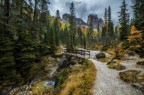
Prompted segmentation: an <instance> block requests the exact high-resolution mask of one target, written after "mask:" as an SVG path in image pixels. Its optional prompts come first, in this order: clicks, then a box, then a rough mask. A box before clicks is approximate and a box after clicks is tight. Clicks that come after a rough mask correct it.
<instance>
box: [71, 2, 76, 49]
mask: <svg viewBox="0 0 144 95" xmlns="http://www.w3.org/2000/svg"><path fill="white" fill-rule="evenodd" d="M75 18H76V13H75V5H74V2H72V3H71V4H70V18H69V24H70V27H69V28H70V32H71V37H70V38H71V43H70V44H71V45H70V46H71V47H70V48H73V45H74V46H75V45H76V42H75V35H76V24H75Z"/></svg>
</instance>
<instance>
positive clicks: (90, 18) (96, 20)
mask: <svg viewBox="0 0 144 95" xmlns="http://www.w3.org/2000/svg"><path fill="white" fill-rule="evenodd" d="M91 21H92V24H93V27H94V28H96V29H97V28H98V25H99V27H103V26H104V21H103V20H102V18H98V16H97V15H96V14H90V15H89V16H88V20H87V24H88V25H90V22H91Z"/></svg>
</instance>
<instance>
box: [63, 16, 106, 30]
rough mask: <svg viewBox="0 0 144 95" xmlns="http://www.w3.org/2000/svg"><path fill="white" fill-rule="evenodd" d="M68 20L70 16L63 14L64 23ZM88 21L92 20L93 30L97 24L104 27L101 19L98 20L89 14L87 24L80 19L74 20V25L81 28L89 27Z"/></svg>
mask: <svg viewBox="0 0 144 95" xmlns="http://www.w3.org/2000/svg"><path fill="white" fill-rule="evenodd" d="M69 18H70V14H64V15H63V16H62V20H63V21H64V22H68V21H69ZM90 20H92V23H93V27H94V28H97V27H98V24H99V26H100V27H103V26H104V21H103V20H102V19H101V18H98V16H97V15H94V14H90V15H89V16H88V20H87V23H86V22H84V21H83V20H82V19H81V18H75V23H76V25H77V26H83V27H89V24H90Z"/></svg>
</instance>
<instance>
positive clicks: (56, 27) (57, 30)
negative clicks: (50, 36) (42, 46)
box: [53, 10, 60, 46]
mask: <svg viewBox="0 0 144 95" xmlns="http://www.w3.org/2000/svg"><path fill="white" fill-rule="evenodd" d="M53 27H54V32H55V41H56V42H55V44H56V46H59V34H60V12H59V10H57V11H56V18H55V21H54V26H53Z"/></svg>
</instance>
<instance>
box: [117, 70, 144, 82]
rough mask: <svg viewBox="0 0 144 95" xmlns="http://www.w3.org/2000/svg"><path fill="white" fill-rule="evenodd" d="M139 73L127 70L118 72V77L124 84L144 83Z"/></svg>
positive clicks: (143, 78) (143, 76) (142, 76)
mask: <svg viewBox="0 0 144 95" xmlns="http://www.w3.org/2000/svg"><path fill="white" fill-rule="evenodd" d="M139 74H140V71H137V70H128V71H125V72H120V73H119V76H120V79H122V80H123V81H125V82H129V83H139V82H142V81H144V75H139Z"/></svg>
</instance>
